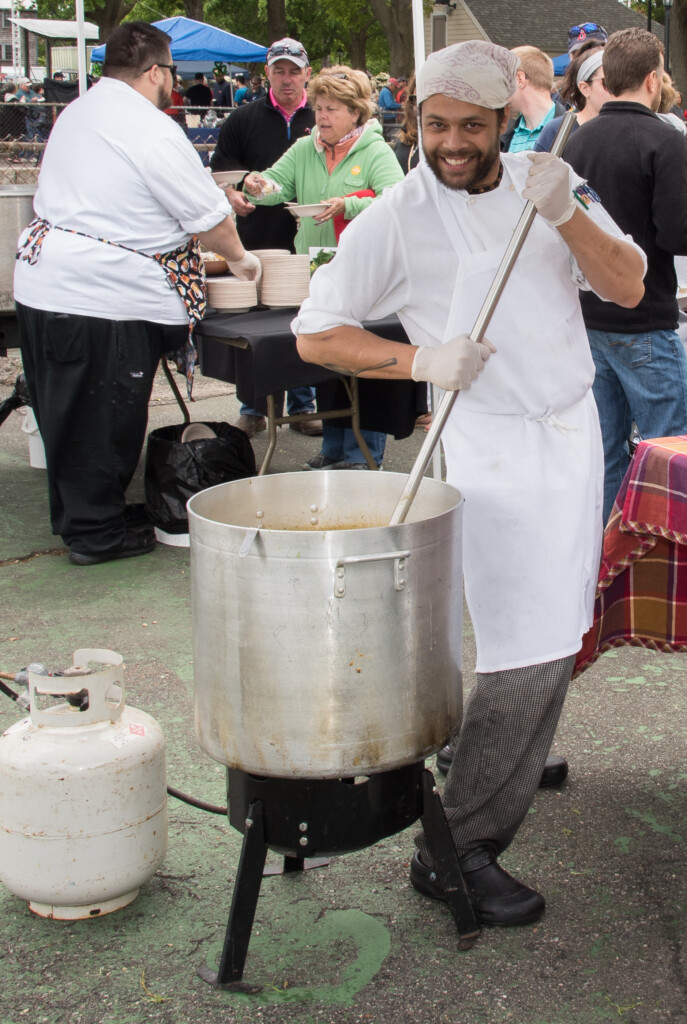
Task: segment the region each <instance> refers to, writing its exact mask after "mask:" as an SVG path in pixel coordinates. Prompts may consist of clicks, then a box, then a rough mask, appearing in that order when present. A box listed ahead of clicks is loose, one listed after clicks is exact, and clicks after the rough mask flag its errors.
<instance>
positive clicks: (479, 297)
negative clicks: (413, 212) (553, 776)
mask: <svg viewBox="0 0 687 1024" xmlns="http://www.w3.org/2000/svg"><path fill="white" fill-rule="evenodd" d="M426 173H427V174H428V175H429V177H428V178H427V182H428V186H429V192H430V194H432V195H433V197H434V200H435V202H437V204H438V206H439V210H440V214H441V217H442V220H443V222H444V224H445V225H446V228H447V230H448V232H449V235H450V237H451V241H452V244H453V246H454V248H455V249H456V252H457V253H458V256H459V258H460V269H459V272H458V276H457V278H456V281H455V288H454V291H453V296H452V299H451V303H450V312H449V315H448V320H447V327H446V333H445V337H444V339H443V340H444V341H447V340H449V339H450V338H453V337H455V336H456V335H457V334H460V333H468V332H469V331H470V330H471V329H472V326H473V324H474V322H475V319H476V317H477V314H478V312H479V310H480V308H481V306H482V302H483V300H484V298H485V296H486V293H487V291H488V289H489V286H490V284H491V282H492V280H493V278H494V275H495V273H496V270H497V268H498V266H499V264H500V262H501V258H502V256H503V252H504V247H499V248H498V249H497V250H495V249H490V250H487V251H484V252H478V253H474V252H471V251H470V248H469V246H468V243H467V242H466V239H465V237H464V235H463V234H462V232H461V229H460V221H459V218H458V217H457V216H456V213H455V208H454V207H453V206H452V204H451V203H450V201H449V200H448V198H447V196H446V192H445V190H444V189H442V188H441V187H440V186H438V184H436V182H435V180H434V179H433V176H431V174H430V172H429V171H428V170H427V171H426ZM430 178H431V179H432V184H430ZM519 191H520V189H519V187H518V193H519ZM513 208H514V220H513V224H512V225H510V228H511V229H513V228H514V227H515V224H516V223H517V220H518V218H519V215H520V212H521V210H522V204H521V203H519V202H517V200H516V197H515V196H514V203H513ZM486 337H487V338H489V340H490V341H492V343H493V344H494V345H495V346H496V348H497V349H498V351H497V352H496V353H495V354H494V355H492V356H491V359H490V360H489V362H488V363H487V366H486V367H485V369H484V371H483V372H482V373H481V374H480V376H479V378H478V379H477V381H476V382H475V383H474V384H473V385H472V387H471V388H470V389H469V390H468V391H466V392H463V393H461V394H460V395H459V396H458V398H457V400H456V402H455V405H454V408H453V411H452V414H451V416H450V417H449V421H448V423H447V424H446V427H445V429H444V432H443V437H442V441H443V444H444V448H445V452H446V463H447V479H448V482H449V483H451V484H453V485H454V486H455V487H457V488H458V489H459V490H460V491H461V492H462V494H463V495H464V497H465V511H464V535H463V564H464V574H465V593H466V598H467V603H468V607H469V610H470V615H471V618H472V622H473V626H474V629H475V638H476V646H477V665H476V669H477V671H478V672H495V671H499V670H501V669H508V668H518V667H522V666H525V665H534V664H539V663H542V662H547V661H553V660H555V659H558V658H563V657H566V656H568V655H570V654H573V653H575V652H576V651H577V650H578V649H579V647H580V642H581V638H582V636H583V634H584V633H585V632H586V630H587V629H588V627H589V626H590V625H591V622H592V614H593V603H594V592H595V589H596V580H597V574H598V566H599V559H600V552H601V539H602V522H601V503H602V483H603V453H602V446H601V435H600V431H599V423H598V416H597V411H596V405H595V404H594V399H593V396H592V392H591V384H592V379H593V363H592V361H591V356H590V355H589V351H588V347H587V338H586V332H585V330H584V324H583V321H582V317H581V312H580V307H579V299H578V293H577V288H576V287H575V285H574V284H573V282H572V280H571V274H570V270H569V264H568V258H567V250H564V249H563V247H562V245H561V242H560V241H559V236H558V235H557V234H556V233H555V232H553V231H552V230H551V229H550V228H549V227H548V225H546V223H545V222H544V221H543V220H542V219H541V218H540V217H536V218H535V221H534V224H533V226H532V228H531V230H530V234H529V236H528V239H527V242H526V243H525V246H524V247H523V250H522V251H521V253H520V256H519V257H518V260H517V261H516V264H515V267H514V269H513V271H512V273H511V277H510V278H509V281H508V284H507V286H506V288H505V289H504V293H503V295H502V297H501V299H500V301H499V304H498V307H497V310H496V312H495V314H494V316H493V318H492V321H491V324H490V325H489V327H488V328H487V331H486Z"/></svg>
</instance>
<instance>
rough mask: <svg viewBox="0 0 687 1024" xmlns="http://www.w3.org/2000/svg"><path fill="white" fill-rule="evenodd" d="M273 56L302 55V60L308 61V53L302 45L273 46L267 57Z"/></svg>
mask: <svg viewBox="0 0 687 1024" xmlns="http://www.w3.org/2000/svg"><path fill="white" fill-rule="evenodd" d="M272 57H300V58H301V60H305V61H307V59H308V55H307V53H306V52H305V50H304V49H303V47H302V46H285V45H284V44H282V45H280V46H271V47H270V48H269V50H268V51H267V59H268V60H269V59H271V58H272Z"/></svg>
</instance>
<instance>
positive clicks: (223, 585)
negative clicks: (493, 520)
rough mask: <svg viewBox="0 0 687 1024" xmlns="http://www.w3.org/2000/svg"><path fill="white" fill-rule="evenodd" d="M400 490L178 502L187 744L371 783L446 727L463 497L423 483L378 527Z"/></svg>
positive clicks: (345, 489)
mask: <svg viewBox="0 0 687 1024" xmlns="http://www.w3.org/2000/svg"><path fill="white" fill-rule="evenodd" d="M405 482H406V477H405V476H404V475H401V474H392V473H361V472H349V473H347V472H320V473H285V474H281V475H275V476H264V477H251V478H249V479H246V480H237V481H234V482H232V483H226V484H221V485H220V486H218V487H213V488H210V489H209V490H206V491H202V492H201V493H200V494H197V495H195V496H194V497H193V498H191V500H190V501H189V504H188V510H189V529H190V536H191V574H192V601H193V649H194V677H195V694H196V697H195V704H196V712H195V718H196V735H197V737H198V741H199V742H200V745H201V746H202V747H203V749H204V750H206V751H207V753H208V754H210V756H211V757H213V758H215V760H217V761H219V762H221V763H222V764H226V765H229V766H230V767H232V768H240V769H242V770H244V771H247V772H251V773H255V774H259V775H267V776H278V777H285V778H290V777H301V778H341V777H346V776H356V775H366V774H374V773H377V772H383V771H387V770H390V769H393V768H397V767H399V766H401V765H405V764H410V763H413V762H415V761H418V760H420V759H421V758H423V757H426V756H427V755H429V754H430V753H432V752H433V751H435V750H437V749H438V748H439V747H441V746H442V745H443V744H444V743H445V742H446V739H447V737H448V736H449V735H450V734H451V733H452V732H453V731H455V729H456V728H458V726H459V725H460V721H461V714H462V675H461V643H462V572H461V522H462V497H461V495H460V494H459V492H458V491H456V490H455V489H454V488H453V487H450V486H449V485H448V484H445V483H442V482H441V481H438V480H430V479H425V480H423V482H422V485H421V487H420V489H419V492H418V495H417V497H416V498H415V501H414V503H413V506H412V510H411V514H410V515H409V517H408V520H407V521H406V522H405V523H403V524H402V525H399V526H394V527H391V526H388V525H386V524H388V521H389V516H390V515H391V512H392V510H393V509H394V507H395V504H396V502H397V501H398V499H399V496H400V494H401V491H402V490H403V485H404V484H405ZM256 531H257V532H256Z"/></svg>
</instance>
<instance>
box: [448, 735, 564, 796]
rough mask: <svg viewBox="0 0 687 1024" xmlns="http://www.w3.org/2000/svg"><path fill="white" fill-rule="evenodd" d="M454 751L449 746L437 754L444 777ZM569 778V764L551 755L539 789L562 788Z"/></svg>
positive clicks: (561, 758) (547, 760) (545, 766)
mask: <svg viewBox="0 0 687 1024" xmlns="http://www.w3.org/2000/svg"><path fill="white" fill-rule="evenodd" d="M452 760H453V751H452V750H451V748H450V746H449V745H448V744H447V745H446V746H445V747H442V748H441V750H439V751H438V752H437V768H438V769H439V771H440V772H441V774H442V775H446V774H447V772H448V770H449V768H450V767H451V761H452ZM567 777H568V762H567V761H566V760H565V758H564V757H560V756H559V755H558V754H549V756H548V757H547V759H546V764H545V765H544V771H543V772H542V773H541V779H540V780H539V788H540V789H547V788H548V787H549V786H561V785H562V784H563V783H564V782H565V780H566V779H567Z"/></svg>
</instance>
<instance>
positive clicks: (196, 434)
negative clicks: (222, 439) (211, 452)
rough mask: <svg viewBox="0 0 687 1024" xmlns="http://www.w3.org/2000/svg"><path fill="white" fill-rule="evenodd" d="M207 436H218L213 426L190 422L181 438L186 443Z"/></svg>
mask: <svg viewBox="0 0 687 1024" xmlns="http://www.w3.org/2000/svg"><path fill="white" fill-rule="evenodd" d="M207 437H217V434H216V433H215V432H214V430H213V429H212V427H208V425H207V424H206V423H189V425H188V426H187V427H185V428H184V430H183V432H182V435H181V440H182V442H183V443H184V444H186V442H187V441H200V440H201V439H204V438H207Z"/></svg>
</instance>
